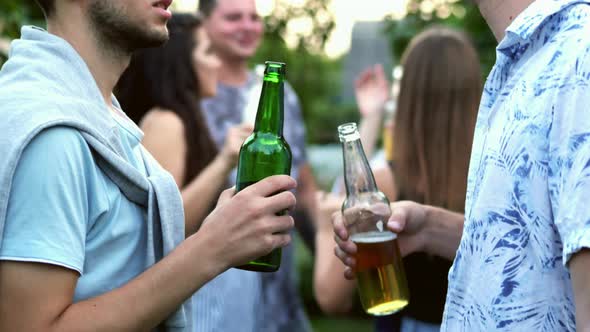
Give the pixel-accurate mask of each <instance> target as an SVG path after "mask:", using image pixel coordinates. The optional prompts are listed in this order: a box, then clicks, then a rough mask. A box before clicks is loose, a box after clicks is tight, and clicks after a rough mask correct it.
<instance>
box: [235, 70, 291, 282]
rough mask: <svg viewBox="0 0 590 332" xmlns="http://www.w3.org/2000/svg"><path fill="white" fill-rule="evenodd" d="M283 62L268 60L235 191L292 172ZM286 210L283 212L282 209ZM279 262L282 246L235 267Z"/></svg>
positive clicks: (268, 267) (274, 266)
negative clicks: (285, 125)
mask: <svg viewBox="0 0 590 332" xmlns="http://www.w3.org/2000/svg"><path fill="white" fill-rule="evenodd" d="M284 80H285V64H284V63H280V62H271V61H267V62H266V63H265V70H264V78H263V83H262V91H261V94H260V102H259V103H258V111H257V112H256V121H255V124H254V132H252V135H250V136H249V137H248V138H247V139H246V140H245V141H244V143H243V144H242V147H241V149H240V154H239V157H238V175H237V178H236V190H237V191H240V190H242V189H244V188H246V187H247V186H249V185H251V184H253V183H256V182H258V181H260V180H262V179H264V178H266V177H268V176H271V175H278V174H287V175H289V174H290V173H291V149H290V148H289V144H287V141H285V138H284V137H283V117H284V104H283V98H284ZM285 213H286V212H285ZM280 265H281V249H280V248H278V249H275V250H273V251H272V252H271V253H270V254H268V255H266V256H263V257H260V258H258V259H256V260H253V261H251V262H249V263H248V264H246V265H243V266H239V267H238V268H240V269H244V270H250V271H260V272H274V271H276V270H278V269H279V266H280Z"/></svg>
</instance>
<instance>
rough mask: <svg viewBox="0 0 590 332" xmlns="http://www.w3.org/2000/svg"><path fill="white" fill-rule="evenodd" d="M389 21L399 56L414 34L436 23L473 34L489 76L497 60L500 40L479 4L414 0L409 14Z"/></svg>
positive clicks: (395, 49)
mask: <svg viewBox="0 0 590 332" xmlns="http://www.w3.org/2000/svg"><path fill="white" fill-rule="evenodd" d="M386 22H387V24H386V29H385V33H386V34H387V36H388V37H389V39H390V41H391V43H390V44H391V47H392V50H393V54H394V55H395V58H396V59H400V58H401V54H402V53H403V51H404V50H405V49H406V46H407V45H408V43H409V41H410V40H411V39H412V37H413V36H415V35H416V34H418V33H419V32H420V31H422V30H424V29H425V28H427V27H429V26H431V25H433V24H441V25H446V26H449V27H453V28H457V29H461V30H463V31H465V32H466V33H467V34H468V35H469V37H470V38H471V40H472V41H473V43H474V45H475V47H476V49H477V51H478V53H479V56H480V59H481V64H482V70H483V72H484V75H485V76H487V73H488V72H489V71H490V69H491V68H492V66H493V64H494V61H495V58H496V53H495V48H496V44H497V42H496V40H495V38H494V35H493V34H492V32H491V30H490V29H489V27H488V26H487V24H486V22H485V20H484V19H483V17H482V16H481V14H480V13H479V10H478V8H477V6H476V5H474V4H472V3H464V2H457V1H456V0H454V1H453V0H410V1H409V3H408V6H407V15H406V16H405V17H403V18H402V19H396V18H394V17H391V16H390V17H388V18H387V19H386Z"/></svg>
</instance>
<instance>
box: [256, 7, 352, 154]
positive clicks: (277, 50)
mask: <svg viewBox="0 0 590 332" xmlns="http://www.w3.org/2000/svg"><path fill="white" fill-rule="evenodd" d="M329 2H330V1H329V0H307V1H306V2H305V3H304V5H302V6H289V5H287V4H285V3H284V2H278V5H277V7H275V9H274V11H273V13H272V14H271V15H268V16H266V17H265V21H264V23H265V29H266V30H265V35H264V41H263V43H262V45H261V47H260V49H259V50H258V52H257V54H256V56H255V57H254V59H253V63H263V62H264V61H266V60H274V61H282V62H285V63H286V64H287V80H288V81H289V83H290V84H291V85H292V86H293V88H294V89H295V91H296V92H297V95H298V96H299V100H300V102H301V106H302V112H303V117H304V120H305V125H306V128H307V133H308V135H307V138H308V141H309V142H311V143H326V142H333V141H335V139H336V127H337V126H338V124H340V123H342V122H345V121H349V120H350V118H351V116H352V117H354V116H355V114H356V111H355V110H354V108H351V107H344V106H340V105H339V104H340V103H338V102H337V100H336V98H337V96H338V94H339V92H340V82H341V75H340V72H341V63H342V61H341V59H330V58H328V57H326V56H325V55H324V54H323V49H324V46H325V44H326V41H327V39H328V37H329V36H330V33H331V32H332V30H333V29H334V25H335V23H334V17H333V15H332V13H330V11H329V10H328V4H329ZM297 20H301V21H303V22H304V23H305V26H307V27H309V29H308V30H307V31H304V32H301V33H299V34H296V35H295V37H294V38H295V40H296V42H295V47H294V48H289V47H288V46H287V43H286V38H287V29H288V25H289V22H293V21H297Z"/></svg>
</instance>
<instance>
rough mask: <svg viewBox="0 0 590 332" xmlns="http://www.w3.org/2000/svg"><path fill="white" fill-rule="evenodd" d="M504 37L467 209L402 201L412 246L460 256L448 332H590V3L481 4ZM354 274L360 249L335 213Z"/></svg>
mask: <svg viewBox="0 0 590 332" xmlns="http://www.w3.org/2000/svg"><path fill="white" fill-rule="evenodd" d="M478 6H479V8H480V10H481V12H482V14H483V16H484V17H485V19H486V21H487V22H488V24H489V26H490V28H491V29H492V30H493V32H494V35H495V36H496V38H497V39H498V41H500V43H499V45H498V47H497V54H496V56H497V59H496V64H495V66H494V68H493V69H492V72H491V73H490V75H489V77H488V80H487V82H486V85H485V87H484V92H483V97H482V101H481V105H480V110H479V115H478V120H477V125H476V130H475V138H474V143H473V149H472V157H471V162H470V170H469V179H468V188H467V199H466V204H465V215H460V214H455V213H451V212H449V211H445V210H442V209H439V208H435V207H431V206H423V205H419V204H416V203H413V202H398V203H395V204H393V206H392V208H393V215H392V217H391V219H390V222H389V224H388V226H389V228H390V229H391V230H392V231H394V232H401V233H400V237H399V244H400V247H401V250H402V251H403V253H404V254H408V253H410V252H414V251H425V252H429V253H432V254H436V255H441V256H444V257H448V258H454V264H453V267H452V268H451V270H450V272H449V289H448V294H447V302H446V307H445V314H444V321H443V324H442V327H441V330H443V331H453V332H455V331H575V330H576V329H577V330H578V331H590V250H588V248H590V209H589V208H588V207H587V206H586V204H587V203H586V200H585V199H586V198H587V197H588V196H589V195H590V116H589V115H588V107H589V105H590V34H589V33H588V31H590V1H587V0H537V1H534V2H533V1H532V0H480V1H478ZM334 225H335V227H336V230H335V231H336V234H337V240H338V243H339V246H338V248H336V254H337V255H338V256H339V257H340V258H341V259H342V260H343V262H345V263H346V264H347V265H348V266H349V268H347V271H346V276H347V277H349V278H351V277H352V268H353V267H354V265H355V262H354V259H352V257H350V255H352V254H354V252H355V250H356V247H355V245H354V244H353V243H352V242H351V241H350V240H348V234H347V233H346V231H345V229H344V227H343V224H342V218H341V217H340V216H337V217H335V219H334Z"/></svg>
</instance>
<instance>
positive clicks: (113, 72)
mask: <svg viewBox="0 0 590 332" xmlns="http://www.w3.org/2000/svg"><path fill="white" fill-rule="evenodd" d="M82 17H83V15H82V13H78V15H70V16H68V20H50V21H49V22H48V23H47V30H48V31H49V32H50V33H52V34H54V35H57V36H59V37H61V38H63V39H65V40H66V41H68V42H69V43H70V44H71V45H72V47H73V48H74V49H75V50H76V52H78V54H79V55H80V57H82V59H83V60H84V62H85V63H86V65H87V66H88V69H89V70H90V73H91V74H92V76H93V77H94V80H95V81H96V84H97V86H98V89H99V90H100V93H101V95H102V97H103V98H104V101H105V103H106V105H107V106H108V107H109V108H111V107H112V100H111V95H112V91H113V89H114V87H115V84H117V81H118V80H119V77H120V76H121V74H122V73H123V71H124V70H125V68H127V66H128V65H129V61H130V55H127V54H122V53H120V52H119V53H118V52H109V51H108V50H106V49H107V48H108V47H104V46H102V45H101V43H100V41H99V40H98V39H97V37H96V34H95V32H94V31H92V29H91V28H90V25H89V24H88V23H87V22H85V21H84V20H83V19H82ZM70 18H71V19H70Z"/></svg>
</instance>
